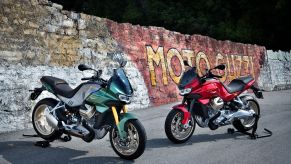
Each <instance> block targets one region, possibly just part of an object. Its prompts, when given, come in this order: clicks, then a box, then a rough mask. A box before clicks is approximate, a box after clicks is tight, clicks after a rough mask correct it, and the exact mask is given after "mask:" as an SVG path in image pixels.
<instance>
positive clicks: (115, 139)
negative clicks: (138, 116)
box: [109, 120, 147, 160]
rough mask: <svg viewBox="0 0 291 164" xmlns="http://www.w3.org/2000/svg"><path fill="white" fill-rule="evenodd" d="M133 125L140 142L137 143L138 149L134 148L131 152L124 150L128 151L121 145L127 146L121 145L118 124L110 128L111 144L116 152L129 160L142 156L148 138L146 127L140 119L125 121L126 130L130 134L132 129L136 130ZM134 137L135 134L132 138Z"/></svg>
mask: <svg viewBox="0 0 291 164" xmlns="http://www.w3.org/2000/svg"><path fill="white" fill-rule="evenodd" d="M133 127H134V129H135V134H133V135H136V136H137V137H138V140H137V141H136V142H138V143H137V145H136V149H135V150H133V151H132V152H129V153H128V152H122V151H126V150H125V149H122V148H121V147H126V146H123V145H121V143H120V139H119V135H118V130H117V127H116V126H115V127H114V128H112V129H111V130H110V135H109V138H110V144H111V146H112V148H113V150H114V152H115V153H116V154H117V155H119V156H120V157H121V158H123V159H127V160H133V159H136V158H138V157H139V156H141V155H142V154H143V152H144V150H145V145H146V140H147V137H146V132H145V129H144V127H143V126H142V124H141V123H140V122H139V121H138V120H128V121H127V122H126V123H125V130H126V132H127V134H129V131H130V130H134V129H133ZM132 132H133V131H131V133H132ZM128 137H129V136H128ZM132 137H133V136H131V137H130V138H131V139H132ZM123 144H124V143H123Z"/></svg>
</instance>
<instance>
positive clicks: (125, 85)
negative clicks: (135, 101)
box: [109, 68, 133, 95]
mask: <svg viewBox="0 0 291 164" xmlns="http://www.w3.org/2000/svg"><path fill="white" fill-rule="evenodd" d="M109 87H110V90H112V91H113V92H114V93H115V94H124V95H132V93H133V90H132V87H131V84H130V82H129V80H128V78H127V76H126V75H125V72H124V70H123V69H122V68H118V69H117V70H115V72H114V75H113V77H112V78H111V79H110V84H109Z"/></svg>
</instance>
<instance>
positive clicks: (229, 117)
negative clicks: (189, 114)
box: [195, 97, 256, 127]
mask: <svg viewBox="0 0 291 164" xmlns="http://www.w3.org/2000/svg"><path fill="white" fill-rule="evenodd" d="M234 101H235V102H237V103H239V104H240V105H241V108H240V109H238V110H229V109H224V108H222V107H221V105H223V101H222V103H221V102H219V99H217V98H215V99H214V100H211V104H210V107H211V108H209V110H208V115H209V119H205V120H204V121H202V120H203V119H202V117H201V116H197V115H195V120H196V122H197V123H198V125H200V126H201V127H208V123H209V120H210V118H212V117H214V116H215V115H216V114H217V113H218V112H220V116H219V117H218V118H216V119H215V120H214V121H213V123H214V124H216V125H219V126H224V125H229V124H232V123H233V121H234V120H236V119H243V120H244V119H246V120H247V119H252V118H254V114H256V112H255V111H254V110H253V109H249V104H244V103H243V101H242V100H241V99H240V98H239V97H237V98H236V99H235V100H234ZM212 107H215V108H212ZM217 109H220V110H217Z"/></svg>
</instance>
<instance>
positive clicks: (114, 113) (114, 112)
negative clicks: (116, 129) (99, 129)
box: [112, 106, 119, 125]
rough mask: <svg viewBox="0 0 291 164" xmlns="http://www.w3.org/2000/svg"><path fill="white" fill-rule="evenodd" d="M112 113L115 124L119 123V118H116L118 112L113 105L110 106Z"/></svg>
mask: <svg viewBox="0 0 291 164" xmlns="http://www.w3.org/2000/svg"><path fill="white" fill-rule="evenodd" d="M112 113H113V116H114V120H115V124H116V125H118V124H119V119H118V114H117V111H116V108H115V106H113V107H112Z"/></svg>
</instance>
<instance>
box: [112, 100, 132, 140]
mask: <svg viewBox="0 0 291 164" xmlns="http://www.w3.org/2000/svg"><path fill="white" fill-rule="evenodd" d="M111 110H112V114H113V117H114V121H115V125H116V127H117V130H118V134H119V136H120V138H121V139H122V140H125V139H126V137H127V132H126V131H125V129H124V125H125V123H126V122H127V121H128V120H133V119H137V118H136V117H135V116H134V115H133V114H131V113H128V112H127V111H128V107H127V105H124V106H123V108H122V111H123V112H122V113H121V114H120V117H119V115H118V113H117V111H116V107H115V106H112V107H111Z"/></svg>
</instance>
